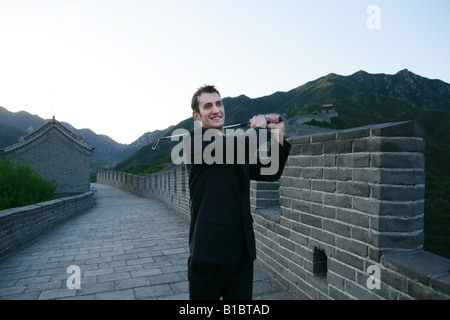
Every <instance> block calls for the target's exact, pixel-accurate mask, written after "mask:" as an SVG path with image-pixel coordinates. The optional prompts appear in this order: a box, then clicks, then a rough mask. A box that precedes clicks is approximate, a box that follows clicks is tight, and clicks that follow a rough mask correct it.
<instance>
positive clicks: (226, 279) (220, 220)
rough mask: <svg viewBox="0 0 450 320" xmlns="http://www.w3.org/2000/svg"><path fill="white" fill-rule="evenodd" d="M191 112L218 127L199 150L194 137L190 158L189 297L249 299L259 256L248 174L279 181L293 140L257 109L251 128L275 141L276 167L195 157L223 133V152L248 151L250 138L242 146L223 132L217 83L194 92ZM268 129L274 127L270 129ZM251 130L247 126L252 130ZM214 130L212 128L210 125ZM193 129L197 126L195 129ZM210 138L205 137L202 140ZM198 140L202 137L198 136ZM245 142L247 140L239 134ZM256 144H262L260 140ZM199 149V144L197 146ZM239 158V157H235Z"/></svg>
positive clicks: (208, 126)
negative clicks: (268, 170) (268, 171)
mask: <svg viewBox="0 0 450 320" xmlns="http://www.w3.org/2000/svg"><path fill="white" fill-rule="evenodd" d="M191 107H192V111H193V112H192V115H193V117H194V119H195V120H196V121H197V122H198V123H199V124H200V125H201V127H202V130H201V134H204V133H205V132H207V130H208V129H214V130H215V131H214V132H216V133H219V134H216V135H215V136H214V138H213V139H211V141H208V139H203V138H202V140H201V150H195V148H196V147H195V145H194V142H195V139H196V138H195V137H194V138H193V139H192V138H191V143H192V146H193V148H191V150H192V151H191V153H190V156H191V160H192V161H188V162H187V164H186V166H187V171H188V174H189V191H190V198H191V224H190V232H189V247H190V257H189V260H188V279H189V294H190V299H202V300H204V299H220V298H222V299H224V300H251V299H252V290H253V261H254V260H255V258H256V249H255V236H254V232H253V225H252V223H253V219H252V216H251V213H250V179H254V180H265V181H275V180H277V179H279V178H280V176H281V174H282V172H283V168H284V165H285V162H286V160H287V157H288V154H289V150H290V148H291V146H290V144H289V143H288V142H287V141H285V140H284V123H283V122H280V121H279V116H278V115H276V114H270V115H258V116H254V117H253V118H252V119H250V128H251V129H250V130H253V131H254V132H252V133H254V134H253V136H252V135H250V136H249V137H256V139H257V140H258V143H259V140H260V138H261V136H262V134H263V133H266V134H268V135H269V139H270V138H271V139H275V140H276V141H277V144H276V146H277V147H278V148H279V152H278V153H277V154H279V157H278V158H277V159H272V161H274V160H275V161H278V162H279V166H278V171H277V172H276V173H275V174H273V175H270V176H266V175H263V174H261V170H260V169H261V168H262V167H263V164H262V162H261V161H254V162H252V161H250V160H249V159H250V156H249V155H247V156H246V157H245V161H244V163H242V161H241V162H239V161H234V162H233V163H231V164H230V163H229V162H225V161H223V162H221V163H213V164H207V163H206V162H205V161H202V162H200V163H199V162H198V161H197V162H195V161H193V158H194V154H195V153H196V152H197V153H198V152H199V151H200V153H201V152H203V151H204V150H205V148H207V147H208V145H209V144H211V143H213V141H215V139H223V143H222V144H220V145H221V146H223V150H221V152H223V156H224V158H226V157H227V153H228V154H230V152H231V154H232V155H233V156H234V157H236V154H237V152H238V151H239V150H238V149H239V148H241V149H242V148H244V149H245V150H246V152H249V147H248V145H249V144H250V142H251V141H249V139H247V140H245V144H244V146H242V145H238V139H237V138H236V139H234V140H232V141H233V142H235V143H233V144H231V147H230V144H229V143H226V140H227V139H229V137H225V136H224V133H225V132H224V128H223V127H224V123H225V108H224V105H223V102H222V99H221V97H220V93H219V91H218V90H217V89H216V88H215V87H214V86H203V87H201V88H199V89H198V91H197V92H196V93H195V94H194V96H193V98H192V104H191ZM264 129H269V130H273V129H277V130H274V132H276V133H277V134H273V135H271V134H270V132H269V133H268V132H266V131H264ZM250 130H248V131H250ZM210 132H211V130H210ZM194 134H195V130H194ZM204 140H206V141H204ZM197 141H198V140H197ZM240 141H241V142H242V141H244V140H240ZM257 145H258V144H257ZM197 149H198V146H197ZM235 160H236V158H235Z"/></svg>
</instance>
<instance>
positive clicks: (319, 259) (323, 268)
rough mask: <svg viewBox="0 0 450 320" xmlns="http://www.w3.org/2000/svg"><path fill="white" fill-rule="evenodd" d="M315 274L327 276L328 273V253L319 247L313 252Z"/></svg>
mask: <svg viewBox="0 0 450 320" xmlns="http://www.w3.org/2000/svg"><path fill="white" fill-rule="evenodd" d="M313 274H314V275H315V276H326V274H327V255H326V254H325V251H324V250H321V249H319V248H317V247H316V248H314V252H313Z"/></svg>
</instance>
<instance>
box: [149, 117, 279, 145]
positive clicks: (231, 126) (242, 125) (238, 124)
mask: <svg viewBox="0 0 450 320" xmlns="http://www.w3.org/2000/svg"><path fill="white" fill-rule="evenodd" d="M278 121H279V122H282V121H283V117H281V116H280V117H278ZM249 124H250V122H245V123H237V124H230V125H228V126H224V127H223V128H224V129H230V128H236V127H245V126H248V125H249ZM184 135H186V133H182V134H176V135H172V136H165V137H161V138H159V139H156V141H155V143H154V144H153V146H152V150H155V149H156V147H157V146H158V144H159V140H163V139H170V138H172V137H181V136H184Z"/></svg>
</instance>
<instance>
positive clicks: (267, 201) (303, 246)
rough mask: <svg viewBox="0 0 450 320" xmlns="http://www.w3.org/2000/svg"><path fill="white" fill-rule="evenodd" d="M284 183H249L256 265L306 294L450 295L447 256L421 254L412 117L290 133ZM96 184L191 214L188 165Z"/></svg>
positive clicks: (418, 150)
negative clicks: (330, 129) (393, 121)
mask: <svg viewBox="0 0 450 320" xmlns="http://www.w3.org/2000/svg"><path fill="white" fill-rule="evenodd" d="M290 143H291V144H292V149H291V153H290V156H289V158H288V161H287V164H286V167H285V169H284V172H283V175H282V177H281V179H280V180H279V181H278V182H274V183H267V182H257V181H252V182H251V193H250V197H251V199H250V200H251V206H252V207H251V209H252V214H253V218H254V229H255V237H256V242H257V249H258V254H257V260H256V263H257V264H258V265H259V266H260V267H261V268H263V269H264V270H265V271H267V272H268V273H270V274H271V275H272V276H273V277H274V278H276V279H277V280H279V281H280V282H281V283H282V284H283V285H284V286H286V287H287V288H288V289H289V290H290V291H291V292H293V293H294V294H296V295H297V296H298V297H300V298H303V299H394V300H395V299H449V298H450V260H449V259H446V258H443V257H440V256H437V255H434V254H431V253H429V252H425V251H423V238H424V234H423V216H424V202H425V200H424V191H425V171H424V168H425V160H424V150H425V143H424V140H423V130H422V129H421V128H420V127H419V126H418V125H417V124H416V123H415V122H401V123H387V124H381V125H373V126H367V127H361V128H355V129H350V130H342V131H335V132H326V133H320V134H315V135H309V136H301V137H294V138H292V139H290ZM97 182H98V183H104V184H109V185H114V186H117V187H120V188H122V189H125V190H127V191H129V192H132V193H135V194H138V195H141V196H144V197H157V198H160V199H162V200H163V201H164V202H165V203H166V204H167V205H169V206H170V207H172V208H173V209H174V210H175V211H177V212H178V213H180V214H182V215H185V216H186V217H187V218H188V219H189V190H188V177H187V172H186V170H185V167H184V166H174V167H172V168H170V169H168V170H165V171H162V172H158V173H155V174H152V175H149V176H146V177H138V176H134V175H131V174H126V173H121V172H100V173H98V175H97Z"/></svg>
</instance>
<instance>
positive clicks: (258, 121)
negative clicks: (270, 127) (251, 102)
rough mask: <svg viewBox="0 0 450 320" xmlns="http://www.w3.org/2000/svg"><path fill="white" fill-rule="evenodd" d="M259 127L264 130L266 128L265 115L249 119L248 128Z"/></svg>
mask: <svg viewBox="0 0 450 320" xmlns="http://www.w3.org/2000/svg"><path fill="white" fill-rule="evenodd" d="M255 127H261V128H263V129H265V128H266V127H267V119H266V116H265V115H262V114H260V115H257V116H254V117H253V118H251V119H250V128H255Z"/></svg>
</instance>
